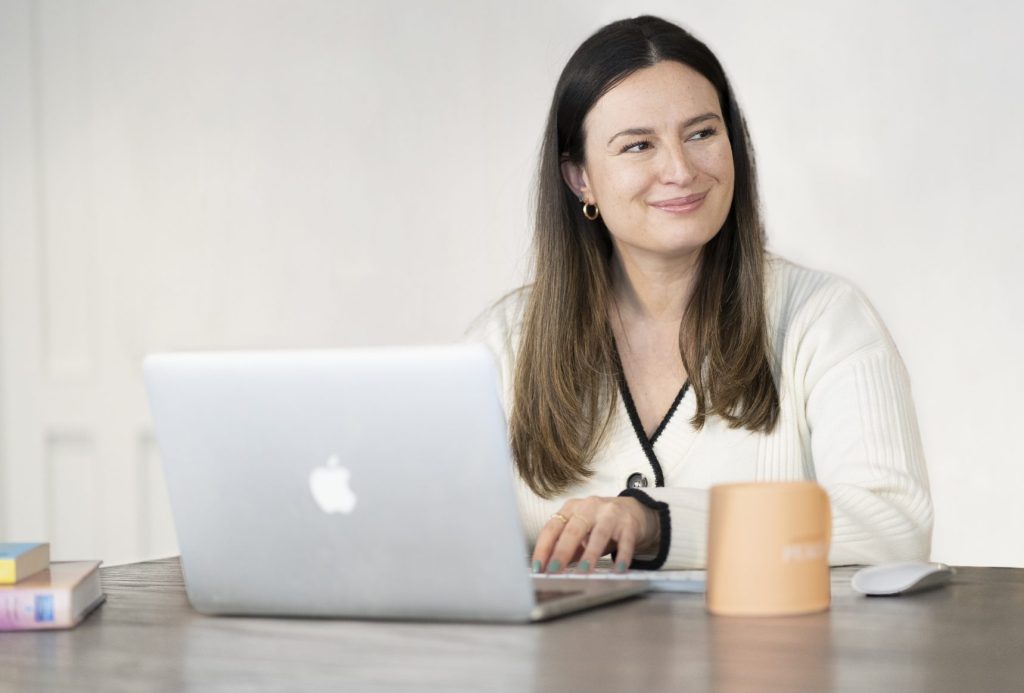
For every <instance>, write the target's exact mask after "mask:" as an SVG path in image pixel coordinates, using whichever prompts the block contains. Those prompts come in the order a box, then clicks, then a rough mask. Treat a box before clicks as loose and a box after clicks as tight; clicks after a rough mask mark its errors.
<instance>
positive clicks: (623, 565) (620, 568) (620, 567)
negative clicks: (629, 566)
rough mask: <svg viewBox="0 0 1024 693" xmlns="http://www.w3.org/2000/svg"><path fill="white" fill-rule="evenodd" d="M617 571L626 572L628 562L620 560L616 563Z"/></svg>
mask: <svg viewBox="0 0 1024 693" xmlns="http://www.w3.org/2000/svg"><path fill="white" fill-rule="evenodd" d="M615 572H616V573H624V572H626V562H625V561H619V562H618V563H616V564H615Z"/></svg>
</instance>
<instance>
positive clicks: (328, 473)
mask: <svg viewBox="0 0 1024 693" xmlns="http://www.w3.org/2000/svg"><path fill="white" fill-rule="evenodd" d="M144 374H145V380H146V387H147V390H148V393H149V400H150V405H151V409H152V414H153V419H154V423H155V426H156V437H157V444H158V447H159V451H160V457H161V460H162V463H163V468H164V474H165V477H166V481H167V487H168V492H169V496H170V501H171V508H172V512H173V515H174V522H175V527H176V529H177V533H178V542H179V546H180V549H181V563H182V569H183V572H184V576H185V584H186V589H187V593H188V597H189V600H190V601H191V603H192V604H193V606H194V607H195V608H196V609H197V610H199V611H201V612H204V613H209V614H253V615H274V616H312V617H344V618H386V619H416V620H466V621H498V622H501V621H507V622H517V621H520V622H521V621H531V620H539V619H544V618H549V617H552V616H556V615H560V614H564V613H568V612H570V611H576V610H579V609H583V608H587V607H591V606H596V605H598V604H603V603H606V602H610V601H614V600H618V599H623V598H626V597H630V596H634V595H637V594H639V593H641V592H642V591H644V590H645V589H647V585H646V583H645V582H632V581H628V580H627V581H601V580H594V581H584V580H568V579H567V580H557V579H547V580H543V581H542V580H538V579H532V578H531V577H530V575H529V572H528V555H527V551H528V548H527V546H526V542H525V538H524V534H523V530H522V527H521V525H520V520H519V514H518V510H517V507H516V497H515V486H514V478H513V473H514V471H513V465H512V460H511V453H510V450H509V447H508V436H507V429H506V423H505V420H504V415H503V412H502V409H501V405H500V401H499V383H498V375H497V370H496V366H495V364H494V361H493V358H492V356H491V355H490V352H488V351H487V349H486V348H485V347H483V346H480V345H457V346H443V347H396V348H382V349H353V350H334V351H277V352H275V351H267V352H210V353H170V354H156V355H151V356H148V357H147V358H146V360H145V363H144ZM535 583H536V584H535Z"/></svg>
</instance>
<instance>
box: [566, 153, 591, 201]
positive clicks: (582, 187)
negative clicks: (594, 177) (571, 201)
mask: <svg viewBox="0 0 1024 693" xmlns="http://www.w3.org/2000/svg"><path fill="white" fill-rule="evenodd" d="M560 166H561V168H562V180H564V181H565V184H566V185H568V186H569V188H570V189H572V192H573V194H574V195H575V196H576V197H577V198H581V199H582V198H584V197H586V194H587V192H589V191H590V182H589V181H588V180H587V172H586V171H585V170H584V169H583V166H582V165H580V164H574V163H573V162H572V161H570V160H569V156H568V155H567V154H563V155H562V160H561V164H560Z"/></svg>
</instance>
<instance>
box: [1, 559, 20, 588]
mask: <svg viewBox="0 0 1024 693" xmlns="http://www.w3.org/2000/svg"><path fill="white" fill-rule="evenodd" d="M17 579H18V560H17V559H16V558H0V585H9V584H11V583H13V582H15V581H16V580H17Z"/></svg>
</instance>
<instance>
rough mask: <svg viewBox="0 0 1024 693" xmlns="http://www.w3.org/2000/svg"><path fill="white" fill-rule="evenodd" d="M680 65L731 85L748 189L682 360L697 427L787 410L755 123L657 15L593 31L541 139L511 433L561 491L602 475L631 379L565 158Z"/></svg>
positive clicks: (529, 468) (605, 253)
mask: <svg viewBox="0 0 1024 693" xmlns="http://www.w3.org/2000/svg"><path fill="white" fill-rule="evenodd" d="M662 60H675V61H677V62H680V63H683V64H684V65H688V66H689V67H691V68H693V69H695V70H696V71H697V72H699V73H700V74H702V75H703V76H704V77H705V78H707V79H708V81H710V82H711V84H712V85H713V86H714V87H715V89H716V91H717V92H718V98H719V102H720V103H721V104H722V110H723V114H724V120H725V126H726V129H727V132H728V133H729V137H730V142H731V144H732V157H733V166H734V170H735V187H734V193H733V201H732V207H731V208H730V210H729V214H728V216H727V218H726V220H725V223H724V225H723V226H722V228H721V229H720V230H719V232H718V233H717V234H716V235H715V236H714V238H713V239H712V240H710V241H709V242H708V243H707V244H706V245H705V246H704V247H703V249H702V252H701V259H700V264H699V267H698V270H697V277H696V280H695V281H696V283H695V286H694V289H693V294H692V296H691V298H690V302H689V304H688V306H687V308H686V311H685V313H684V316H683V321H682V325H681V327H680V336H679V344H680V354H681V355H682V359H683V365H684V367H685V368H686V372H687V373H688V374H689V377H690V384H691V386H692V388H693V391H694V394H695V396H696V398H697V412H696V414H695V415H694V417H693V418H692V419H691V421H690V423H691V424H692V425H693V426H694V427H695V428H697V429H700V428H702V427H703V426H704V423H705V421H706V419H707V417H708V416H711V415H717V416H720V417H721V418H722V419H724V420H725V421H727V422H728V423H729V426H730V427H731V428H739V427H741V426H744V427H746V428H747V429H749V430H751V431H766V432H767V431H770V430H772V429H773V428H774V427H775V424H776V422H777V420H778V414H779V395H778V390H777V389H776V385H775V381H774V379H773V377H772V372H771V369H770V365H769V364H770V358H769V350H770V346H769V342H768V328H767V320H766V314H765V306H764V260H765V250H764V244H765V238H764V229H763V227H762V225H761V218H760V214H759V211H758V197H757V181H756V173H755V168H754V154H753V149H752V147H751V145H750V138H749V135H748V133H747V128H746V124H745V122H744V120H743V116H742V113H741V112H740V109H739V106H738V105H737V103H736V100H735V99H734V97H733V94H732V90H731V89H730V87H729V82H728V80H727V79H726V76H725V72H724V71H723V70H722V67H721V65H720V64H719V62H718V59H717V58H715V56H714V54H712V52H711V51H710V50H709V49H708V48H707V46H705V45H704V44H703V43H701V42H700V41H699V40H697V39H696V38H694V37H693V36H691V35H690V34H689V33H688V32H686V31H685V30H684V29H682V28H680V27H678V26H676V25H674V24H671V23H669V22H666V21H665V20H663V19H659V18H657V17H650V16H644V17H637V18H635V19H626V20H622V21H618V22H614V23H612V24H609V25H608V26H605V27H604V28H602V29H600V30H599V31H598V32H597V33H595V34H594V35H593V36H591V37H590V38H588V39H587V40H586V41H585V42H584V43H583V44H582V45H581V46H580V47H579V48H578V49H577V50H576V52H575V53H574V54H573V56H572V57H571V58H570V59H569V62H568V63H567V64H566V66H565V69H564V70H563V71H562V74H561V77H560V78H559V80H558V85H557V86H556V87H555V95H554V98H553V100H552V103H551V110H550V112H549V114H548V121H547V128H546V130H545V134H544V140H543V144H542V146H541V155H540V168H539V171H538V181H537V199H536V204H537V207H536V219H535V230H534V240H533V244H534V257H535V265H534V272H533V286H532V289H531V290H530V292H529V297H528V299H527V301H526V305H525V308H524V314H523V325H522V335H521V338H520V342H519V348H518V350H517V356H516V364H515V372H514V376H513V378H514V382H513V401H512V407H511V417H510V436H511V442H512V450H513V454H514V456H515V460H516V465H517V466H518V469H519V473H520V476H522V478H523V479H524V480H525V481H526V483H528V484H529V485H530V487H531V488H532V489H533V490H534V491H535V492H536V493H538V494H539V495H541V496H544V497H549V498H550V497H552V496H556V495H558V494H559V493H561V492H563V491H565V490H566V489H567V488H568V487H569V486H571V485H572V484H574V483H577V482H579V481H582V480H583V479H585V478H587V477H589V476H590V475H591V474H592V472H591V470H590V468H589V465H590V462H591V460H592V459H593V457H594V455H595V454H596V452H597V450H598V449H599V447H600V445H601V443H602V440H603V438H604V435H605V432H606V430H607V428H608V423H609V422H610V421H611V418H612V416H613V414H614V411H615V406H616V397H617V395H616V392H617V379H618V378H619V377H621V375H620V371H619V366H618V356H617V352H616V347H615V342H614V339H613V337H612V332H611V327H610V324H609V322H608V307H609V305H610V301H611V297H612V281H611V257H612V242H611V236H610V235H609V233H608V229H607V227H606V226H605V225H604V222H603V221H602V220H601V219H599V220H598V221H596V222H591V221H588V220H587V219H585V218H584V216H583V213H582V210H581V206H580V204H579V202H578V201H577V200H576V198H575V196H574V195H573V193H572V191H571V190H570V189H569V187H568V186H567V185H565V183H564V182H563V180H562V175H561V170H560V166H559V163H560V160H561V157H562V156H563V155H567V156H568V158H569V160H570V161H572V162H574V163H577V164H582V163H583V121H584V118H585V117H586V115H587V113H588V112H589V111H590V109H591V108H593V106H594V104H595V103H596V102H597V100H598V99H599V98H600V97H601V96H603V95H604V94H605V93H606V92H608V91H609V90H610V89H611V88H612V87H614V86H615V85H617V84H618V83H620V82H621V81H622V80H623V79H625V78H626V77H628V76H629V75H630V74H632V73H633V72H636V71H637V70H639V69H642V68H645V67H650V66H652V65H654V64H656V63H658V62H660V61H662Z"/></svg>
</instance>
